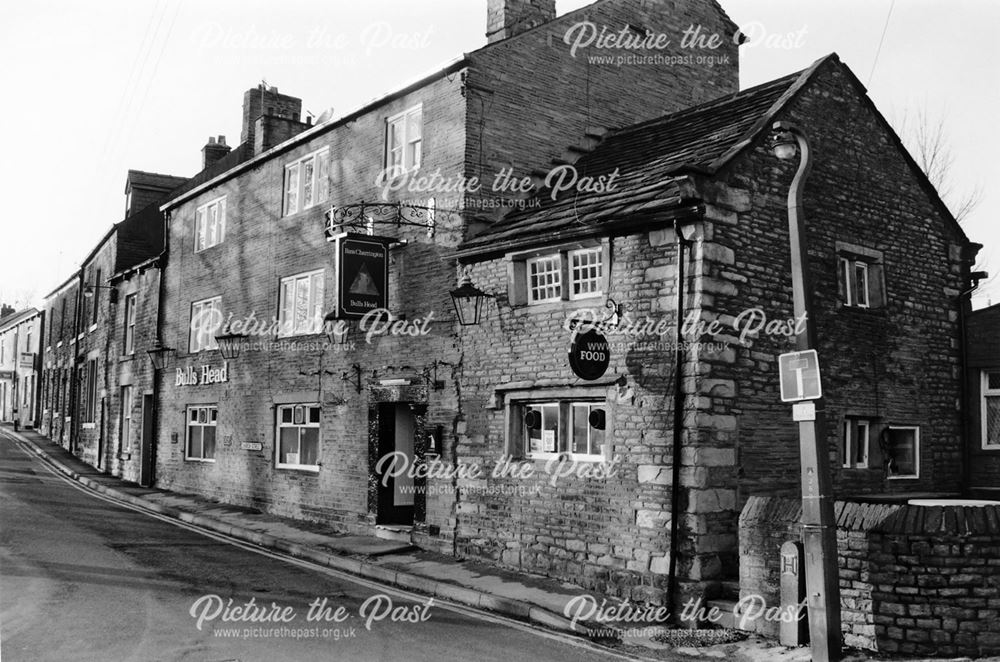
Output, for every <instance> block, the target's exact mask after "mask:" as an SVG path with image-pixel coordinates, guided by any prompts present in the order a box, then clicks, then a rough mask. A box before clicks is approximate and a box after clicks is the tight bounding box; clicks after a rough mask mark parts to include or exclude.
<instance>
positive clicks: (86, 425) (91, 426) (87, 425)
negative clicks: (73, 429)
mask: <svg viewBox="0 0 1000 662" xmlns="http://www.w3.org/2000/svg"><path fill="white" fill-rule="evenodd" d="M80 427H81V428H83V429H84V430H94V429H96V428H97V423H81V424H80Z"/></svg>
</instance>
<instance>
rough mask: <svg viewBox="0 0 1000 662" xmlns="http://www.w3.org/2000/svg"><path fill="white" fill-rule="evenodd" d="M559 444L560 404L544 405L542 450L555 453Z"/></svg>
mask: <svg viewBox="0 0 1000 662" xmlns="http://www.w3.org/2000/svg"><path fill="white" fill-rule="evenodd" d="M558 444H559V406H558V405H545V406H544V407H542V450H543V451H544V452H546V453H555V452H556V451H557V450H558Z"/></svg>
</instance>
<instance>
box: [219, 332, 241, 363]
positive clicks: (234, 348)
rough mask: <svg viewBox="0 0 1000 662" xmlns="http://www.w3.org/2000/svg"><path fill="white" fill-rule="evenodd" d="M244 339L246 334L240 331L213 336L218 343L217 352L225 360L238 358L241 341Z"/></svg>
mask: <svg viewBox="0 0 1000 662" xmlns="http://www.w3.org/2000/svg"><path fill="white" fill-rule="evenodd" d="M246 339H247V336H246V335H245V334H242V333H223V334H220V335H218V336H215V341H216V342H217V343H218V344H219V353H220V354H222V358H224V359H226V360H229V359H235V358H239V355H240V350H241V349H243V341H244V340H246Z"/></svg>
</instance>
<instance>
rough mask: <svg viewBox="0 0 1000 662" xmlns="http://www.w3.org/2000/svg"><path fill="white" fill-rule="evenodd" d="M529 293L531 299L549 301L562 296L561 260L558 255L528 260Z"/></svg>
mask: <svg viewBox="0 0 1000 662" xmlns="http://www.w3.org/2000/svg"><path fill="white" fill-rule="evenodd" d="M528 276H529V283H528V295H529V298H530V300H531V301H547V300H551V299H558V298H559V297H560V296H561V293H562V292H561V288H560V285H561V282H560V280H561V274H560V260H559V256H558V255H552V256H548V257H540V258H536V259H534V260H531V261H529V262H528Z"/></svg>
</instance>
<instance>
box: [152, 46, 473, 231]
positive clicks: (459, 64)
mask: <svg viewBox="0 0 1000 662" xmlns="http://www.w3.org/2000/svg"><path fill="white" fill-rule="evenodd" d="M468 60H469V56H468V54H467V53H463V54H462V55H460V56H458V57H456V58H453V59H452V60H450V61H448V62H447V63H445V64H444V65H443V66H441V67H438V68H436V69H434V70H433V71H431V72H430V73H427V74H423V75H422V76H419V77H417V78H416V79H415V80H413V81H412V82H410V83H407V84H405V85H404V86H403V87H401V88H399V89H397V90H394V91H392V92H388V93H386V94H383V95H382V96H379V97H376V98H374V99H372V100H371V101H368V102H367V103H365V104H362V105H361V106H360V107H358V108H356V109H355V110H353V111H351V112H349V113H347V114H346V115H342V116H341V117H340V118H339V119H336V120H330V121H329V122H324V123H323V124H317V125H316V126H314V127H312V128H311V129H306V130H305V131H303V132H302V133H299V134H296V135H294V136H292V137H291V138H289V139H288V140H286V141H285V142H283V143H278V144H277V145H275V146H274V147H272V148H271V149H269V150H267V151H265V152H261V153H260V154H258V155H256V156H254V157H252V158H250V159H248V160H246V161H244V162H243V163H240V164H239V165H237V166H234V167H233V168H231V169H229V170H227V171H225V172H223V173H221V174H219V175H216V176H215V177H213V178H212V179H210V180H208V181H207V182H205V183H204V184H201V185H199V186H196V187H195V188H193V189H191V190H190V191H185V192H184V193H181V194H180V195H178V196H177V197H176V198H171V199H170V200H167V201H166V202H165V203H163V204H162V205H161V206H160V211H161V212H166V211H168V210H169V209H171V208H173V207H176V206H177V205H179V204H181V203H182V202H184V201H186V200H190V199H191V198H193V197H195V196H197V195H199V194H201V193H202V192H204V191H206V190H208V189H211V188H212V187H214V186H217V185H219V184H221V183H222V182H224V181H226V180H227V179H230V178H232V177H235V176H236V175H238V174H240V173H242V172H244V171H246V170H249V169H251V168H254V167H256V166H257V165H259V164H261V163H263V162H264V161H267V160H268V159H270V158H272V157H274V156H277V155H278V154H280V153H282V152H285V151H288V150H290V149H292V148H293V147H295V146H297V145H299V144H301V143H305V142H308V141H309V140H311V139H313V138H315V137H317V136H319V135H320V134H322V133H325V132H326V131H330V130H332V129H335V128H337V127H338V126H342V125H344V124H348V123H349V122H352V121H354V120H356V119H357V118H358V117H360V116H362V115H365V114H367V113H369V112H371V111H372V110H374V109H375V108H377V107H379V106H381V105H383V104H386V103H388V102H390V101H393V100H395V99H397V98H399V97H401V96H403V95H405V94H409V93H410V92H413V91H414V90H417V89H420V88H421V87H424V86H425V85H426V84H427V83H430V82H431V81H435V80H437V79H439V78H441V77H444V76H447V75H449V74H453V73H455V72H456V71H458V70H460V69H463V68H464V67H465V66H466V64H467V63H468Z"/></svg>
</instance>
